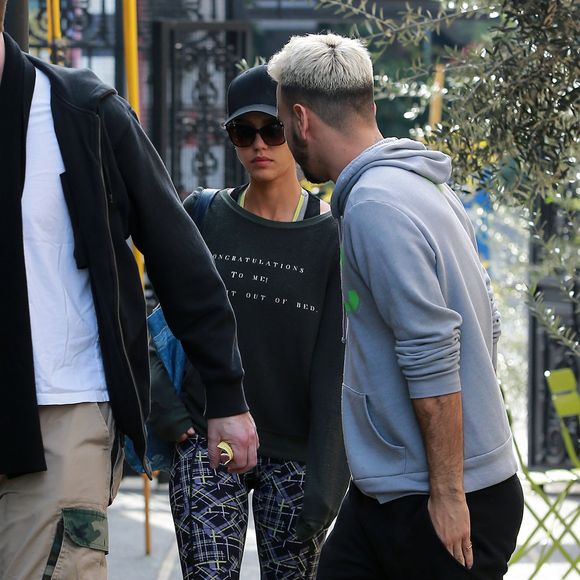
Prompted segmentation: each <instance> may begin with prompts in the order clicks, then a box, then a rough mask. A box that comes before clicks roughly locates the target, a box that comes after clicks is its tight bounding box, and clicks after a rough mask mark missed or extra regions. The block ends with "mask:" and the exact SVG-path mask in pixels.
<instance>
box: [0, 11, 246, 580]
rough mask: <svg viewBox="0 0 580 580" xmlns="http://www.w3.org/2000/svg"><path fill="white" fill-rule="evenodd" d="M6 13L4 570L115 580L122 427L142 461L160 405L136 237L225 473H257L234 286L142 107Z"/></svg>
mask: <svg viewBox="0 0 580 580" xmlns="http://www.w3.org/2000/svg"><path fill="white" fill-rule="evenodd" d="M5 7H6V0H0V175H1V176H2V177H1V179H2V181H1V187H0V200H1V204H2V211H0V236H1V238H2V240H1V243H0V268H1V269H2V272H3V275H2V279H1V283H0V303H2V305H3V306H4V309H3V314H2V323H1V324H0V374H1V375H2V380H1V381H0V576H1V577H2V578H10V580H19V579H27V580H28V579H30V578H41V577H52V574H53V572H54V574H57V573H58V575H59V577H63V578H70V577H73V576H74V577H81V578H91V580H93V579H99V578H105V577H106V564H105V554H106V552H107V550H108V541H107V533H106V530H107V526H106V508H107V505H108V504H109V503H110V502H111V501H112V499H113V498H114V495H115V493H116V489H117V486H118V484H119V481H120V475H121V466H122V459H123V451H122V448H121V447H122V446H121V441H122V438H121V435H122V434H126V435H127V436H129V437H130V438H131V440H132V441H133V443H134V446H135V449H136V451H137V453H138V454H139V455H140V456H141V457H142V458H143V457H144V452H145V428H144V420H145V419H146V417H147V415H148V413H149V406H150V402H149V388H150V385H149V364H148V355H147V331H146V322H145V304H144V299H143V292H142V288H141V281H140V278H139V273H138V269H137V267H136V264H135V261H134V259H133V255H132V251H131V248H130V247H129V245H128V244H127V241H128V239H129V237H131V238H132V240H133V242H134V243H135V245H136V246H137V247H138V248H139V249H140V250H141V251H142V252H143V254H144V255H145V258H146V260H147V267H148V272H149V276H150V278H151V280H152V282H153V284H154V286H155V289H156V291H157V294H158V296H159V298H160V300H161V302H162V304H163V305H164V306H165V314H166V317H167V320H168V322H169V324H170V326H171V328H172V330H173V332H174V333H175V335H176V336H178V337H179V339H180V340H181V342H182V343H183V345H184V348H185V350H186V352H187V354H188V355H189V356H190V357H191V359H192V361H194V362H195V364H196V367H197V368H198V369H199V372H200V374H201V376H202V377H203V380H204V385H205V387H206V399H207V411H206V417H207V418H208V438H209V455H210V458H211V462H212V464H213V465H215V466H217V464H218V462H219V450H218V448H217V444H218V442H219V441H220V440H225V441H227V442H229V443H230V445H231V446H232V448H233V451H234V459H233V461H232V462H231V463H230V465H229V466H228V468H229V469H230V470H231V471H232V472H235V473H239V472H242V471H244V470H246V469H249V468H252V467H253V466H254V465H255V463H256V446H257V436H256V433H255V426H254V424H253V420H252V418H251V416H250V414H249V412H248V406H247V404H246V400H245V396H244V392H243V389H242V376H243V370H242V366H241V361H240V357H239V352H238V348H237V340H236V332H235V320H234V316H233V312H232V310H231V307H230V305H229V302H228V299H227V294H226V290H225V287H224V284H223V283H222V281H221V280H220V278H219V275H218V273H217V271H216V269H215V267H214V265H213V263H212V258H211V255H210V254H209V252H208V250H207V247H206V246H205V244H204V243H203V240H202V238H201V237H200V235H199V232H198V231H197V229H196V228H195V226H194V224H193V223H192V221H191V219H190V218H189V217H188V215H187V214H186V212H185V211H184V210H183V208H182V206H181V204H180V201H179V198H178V196H177V194H176V192H175V190H174V188H173V185H172V183H171V181H170V179H169V176H168V175H167V172H166V171H165V168H164V167H163V164H162V162H161V160H160V158H159V156H158V155H157V153H156V152H155V150H154V148H153V147H152V145H151V143H150V142H149V140H148V139H147V137H146V136H145V134H144V133H143V131H142V130H141V128H140V126H139V123H138V121H137V119H136V117H135V115H134V114H133V112H132V111H131V109H130V107H129V106H128V104H127V103H126V102H125V101H124V100H123V99H121V98H120V97H119V96H117V94H116V92H115V91H114V89H112V88H110V87H108V86H106V85H105V84H103V83H102V82H101V81H100V80H99V79H98V78H97V77H96V76H95V75H94V74H92V73H91V72H90V71H86V70H83V71H79V70H69V69H64V68H60V67H56V66H52V65H48V64H45V63H43V62H41V61H39V60H37V59H34V58H32V57H30V56H28V55H26V54H24V53H22V52H21V51H20V49H19V47H18V46H17V45H16V43H15V42H14V41H13V40H12V39H11V38H10V37H9V36H8V35H6V34H2V30H3V26H2V25H3V14H4V10H5ZM184 263H189V264H192V267H190V268H187V269H185V268H183V267H182V265H183V264H184ZM144 468H145V470H146V471H148V472H149V473H150V470H149V467H148V465H147V464H146V462H144ZM43 574H44V576H43Z"/></svg>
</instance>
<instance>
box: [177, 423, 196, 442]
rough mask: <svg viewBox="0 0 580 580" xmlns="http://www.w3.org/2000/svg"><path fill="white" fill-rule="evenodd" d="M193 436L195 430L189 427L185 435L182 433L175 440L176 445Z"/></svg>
mask: <svg viewBox="0 0 580 580" xmlns="http://www.w3.org/2000/svg"><path fill="white" fill-rule="evenodd" d="M194 435H195V429H194V428H193V427H190V428H189V429H188V430H187V431H186V432H185V433H182V434H181V435H180V436H179V437H178V438H177V443H183V442H184V441H185V440H186V439H189V438H190V437H193V436H194Z"/></svg>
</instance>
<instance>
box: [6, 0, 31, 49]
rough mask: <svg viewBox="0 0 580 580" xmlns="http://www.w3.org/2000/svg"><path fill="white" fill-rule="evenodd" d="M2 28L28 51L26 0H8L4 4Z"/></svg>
mask: <svg viewBox="0 0 580 580" xmlns="http://www.w3.org/2000/svg"><path fill="white" fill-rule="evenodd" d="M4 29H5V30H6V32H7V33H8V34H9V35H10V36H11V37H12V38H13V39H14V40H15V41H16V42H17V43H18V46H20V48H21V49H22V50H24V51H25V52H28V0H9V1H8V4H7V6H6V18H5V20H4Z"/></svg>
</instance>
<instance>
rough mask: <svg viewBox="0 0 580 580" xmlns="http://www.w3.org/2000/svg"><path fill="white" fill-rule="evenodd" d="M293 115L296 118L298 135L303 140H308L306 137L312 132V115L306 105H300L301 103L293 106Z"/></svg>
mask: <svg viewBox="0 0 580 580" xmlns="http://www.w3.org/2000/svg"><path fill="white" fill-rule="evenodd" d="M292 113H293V114H294V117H295V118H296V128H297V129H298V134H299V135H300V137H302V139H306V135H307V134H308V132H309V131H310V125H311V119H310V115H311V114H312V113H311V112H310V111H309V110H308V109H307V108H306V107H305V106H304V105H300V104H299V103H296V104H295V105H293V106H292Z"/></svg>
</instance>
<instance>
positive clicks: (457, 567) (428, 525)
mask: <svg viewBox="0 0 580 580" xmlns="http://www.w3.org/2000/svg"><path fill="white" fill-rule="evenodd" d="M420 522H421V526H422V528H423V530H424V532H425V535H424V538H425V544H426V546H425V547H426V550H428V551H429V552H432V553H434V554H436V556H437V558H436V561H439V562H441V563H442V565H443V566H449V567H450V569H454V572H455V574H458V575H457V576H456V575H453V576H449V578H456V577H457V578H470V577H471V573H470V570H469V569H468V568H466V567H465V566H463V565H462V564H461V563H460V562H458V561H457V560H456V559H455V558H454V557H453V555H452V554H451V553H450V552H449V550H448V549H447V548H446V547H445V544H444V543H443V542H442V541H441V538H439V535H438V534H437V531H436V530H435V527H434V526H433V520H431V514H430V513H429V508H428V499H427V498H425V501H424V503H423V504H422V506H421V517H420ZM474 550H477V548H476V546H474Z"/></svg>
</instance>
